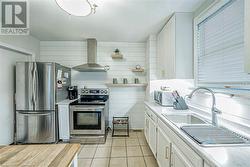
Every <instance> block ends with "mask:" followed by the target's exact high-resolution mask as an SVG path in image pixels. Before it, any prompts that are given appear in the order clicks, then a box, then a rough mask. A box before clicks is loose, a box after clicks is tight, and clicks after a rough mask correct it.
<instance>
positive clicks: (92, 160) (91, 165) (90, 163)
mask: <svg viewBox="0 0 250 167" xmlns="http://www.w3.org/2000/svg"><path fill="white" fill-rule="evenodd" d="M97 147H98V145H97ZM97 147H96V149H95V153H94V156H93V158H92V161H91V163H90V167H91V166H92V164H93V161H94V159H95V154H96V151H97Z"/></svg>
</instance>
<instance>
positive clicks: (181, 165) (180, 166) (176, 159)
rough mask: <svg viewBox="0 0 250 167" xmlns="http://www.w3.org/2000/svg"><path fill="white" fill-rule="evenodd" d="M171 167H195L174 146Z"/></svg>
mask: <svg viewBox="0 0 250 167" xmlns="http://www.w3.org/2000/svg"><path fill="white" fill-rule="evenodd" d="M171 167H194V166H193V164H191V163H190V162H189V160H188V159H187V158H186V156H185V155H184V154H183V153H182V152H181V151H180V150H179V149H178V148H177V147H176V146H175V145H174V144H172V147H171Z"/></svg>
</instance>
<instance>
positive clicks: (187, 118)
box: [163, 113, 207, 127]
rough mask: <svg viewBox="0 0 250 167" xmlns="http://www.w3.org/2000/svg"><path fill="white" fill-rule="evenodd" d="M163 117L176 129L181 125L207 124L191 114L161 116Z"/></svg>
mask: <svg viewBox="0 0 250 167" xmlns="http://www.w3.org/2000/svg"><path fill="white" fill-rule="evenodd" d="M163 116H164V117H165V118H167V119H168V120H169V121H171V122H172V123H174V124H175V125H177V126H178V127H180V126H183V125H197V124H207V122H206V121H205V120H203V119H202V118H200V117H199V116H197V115H195V114H193V113H182V114H163Z"/></svg>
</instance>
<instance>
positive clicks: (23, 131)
mask: <svg viewBox="0 0 250 167" xmlns="http://www.w3.org/2000/svg"><path fill="white" fill-rule="evenodd" d="M70 84H71V70H70V68H66V67H63V66H61V65H59V64H56V63H42V62H17V64H16V95H15V96H16V142H18V143H53V142H57V140H58V132H57V131H58V128H57V126H58V125H57V122H58V121H57V109H56V103H57V102H59V101H61V100H64V99H66V98H67V96H68V94H67V88H68V86H69V85H70Z"/></svg>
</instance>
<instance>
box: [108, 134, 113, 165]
mask: <svg viewBox="0 0 250 167" xmlns="http://www.w3.org/2000/svg"><path fill="white" fill-rule="evenodd" d="M111 140H112V141H111V147H110V153H109V162H108V167H110V161H111V153H112V147H113V138H112V137H111Z"/></svg>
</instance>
